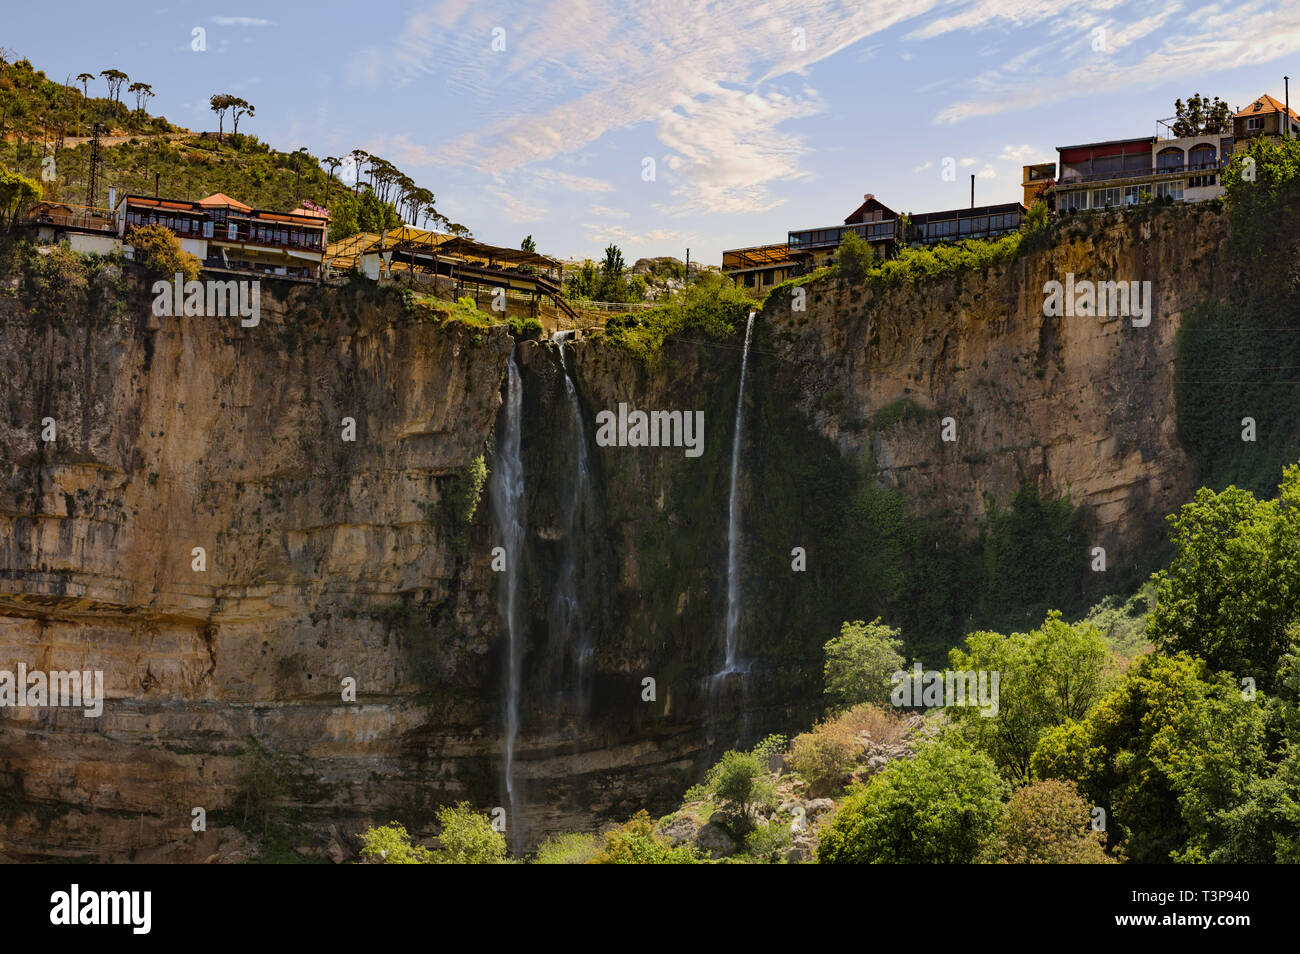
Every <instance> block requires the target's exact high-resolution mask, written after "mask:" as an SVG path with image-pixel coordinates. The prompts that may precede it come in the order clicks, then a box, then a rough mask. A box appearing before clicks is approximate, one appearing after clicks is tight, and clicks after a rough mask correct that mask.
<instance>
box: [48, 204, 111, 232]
mask: <svg viewBox="0 0 1300 954" xmlns="http://www.w3.org/2000/svg"><path fill="white" fill-rule="evenodd" d="M27 221H28V222H29V223H30V224H32V225H53V226H57V227H59V228H67V229H83V230H85V231H88V232H114V233H115V232H117V219H116V217H115V216H114V214H113V210H112V209H94V208H90V207H87V206H79V205H74V206H65V207H62V208H59V207H55V208H45V209H41V208H38V209H35V210H33V211H32V213H31V214H30V215H29V216H28V217H27Z"/></svg>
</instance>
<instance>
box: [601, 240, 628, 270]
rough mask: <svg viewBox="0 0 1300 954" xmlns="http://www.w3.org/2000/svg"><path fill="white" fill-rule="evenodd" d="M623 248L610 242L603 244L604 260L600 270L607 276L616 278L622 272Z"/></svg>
mask: <svg viewBox="0 0 1300 954" xmlns="http://www.w3.org/2000/svg"><path fill="white" fill-rule="evenodd" d="M623 268H624V265H623V250H622V249H620V248H619V247H618V246H617V245H615V244H614V243H613V242H611V243H610V244H609V245H606V246H605V261H604V262H602V263H601V266H600V270H601V271H602V272H603V273H604V274H605V275H606V276H607V277H609V278H618V277H620V276H621V275H622V274H623Z"/></svg>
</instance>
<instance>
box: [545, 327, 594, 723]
mask: <svg viewBox="0 0 1300 954" xmlns="http://www.w3.org/2000/svg"><path fill="white" fill-rule="evenodd" d="M572 334H573V332H571V331H567V332H566V331H557V332H556V333H555V335H554V336H553V337H552V339H551V340H552V341H554V342H555V344H556V347H557V348H558V349H559V352H560V370H561V371H563V372H564V393H565V395H566V397H567V398H568V403H569V420H570V426H571V427H572V435H571V438H570V439H571V440H572V441H573V447H574V452H573V480H572V482H571V484H570V485H569V503H568V508H567V510H566V511H565V526H564V556H563V559H562V562H561V564H560V573H559V578H558V580H557V582H556V588H555V615H554V620H555V626H556V628H557V630H558V631H559V632H560V633H561V634H562V635H563V636H564V637H565V638H566V639H567V640H569V641H570V642H571V644H572V645H573V646H574V648H575V651H576V654H577V670H578V672H577V676H578V678H577V686H576V693H577V699H578V702H579V704H582V703H583V702H584V701H585V700H586V698H587V670H588V666H589V664H590V662H591V656H592V653H593V647H592V645H591V642H590V639H589V636H588V631H587V626H586V621H585V619H584V618H583V612H582V598H581V596H580V594H579V591H578V581H579V577H580V574H579V570H580V569H581V565H582V552H583V545H584V540H585V537H586V526H587V525H586V521H585V520H584V516H585V508H586V507H587V506H588V504H589V503H590V500H591V462H590V459H589V457H588V454H587V426H586V422H585V421H583V417H582V405H581V403H580V402H579V401H578V391H577V388H575V387H574V384H573V375H572V374H571V373H570V372H569V366H568V364H567V363H566V362H565V359H564V342H565V341H566V340H567V339H568V337H569V336H571V335H572Z"/></svg>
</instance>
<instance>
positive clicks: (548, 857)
mask: <svg viewBox="0 0 1300 954" xmlns="http://www.w3.org/2000/svg"><path fill="white" fill-rule="evenodd" d="M598 851H600V838H599V837H597V836H596V835H590V834H587V833H585V832H574V833H572V834H568V835H556V836H555V837H554V838H551V839H549V840H547V841H545V842H543V843H542V844H541V845H540V846H539V847H538V849H537V854H536V855H535V856H534V857H533V864H535V865H585V864H587V862H589V861H591V859H592V858H594V857H596V852H598Z"/></svg>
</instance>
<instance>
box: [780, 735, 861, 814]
mask: <svg viewBox="0 0 1300 954" xmlns="http://www.w3.org/2000/svg"><path fill="white" fill-rule="evenodd" d="M859 749H860V744H859V742H858V740H857V737H856V736H855V734H854V732H853V729H852V728H850V727H849V725H847V724H845V723H844V722H841V721H839V720H828V721H826V722H823V723H822V724H821V725H818V726H817V727H816V728H814V729H813V730H812V731H811V732H804V733H802V734H801V735H797V736H795V740H794V744H793V745H792V746H791V749H790V767H791V768H792V769H794V771H795V772H796V773H797V774H798V775H799V777H800V778H802V779H803V780H804V781H805V782H807V783H808V790H809V792H810V793H812V794H814V795H820V794H825V793H826V792H831V791H834V790H835V789H838V788H839V787H840V786H841V785H843V784H844V780H845V779H846V778H847V777H848V774H849V772H851V771H852V770H853V765H854V762H855V759H856V757H857V754H858V751H859Z"/></svg>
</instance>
